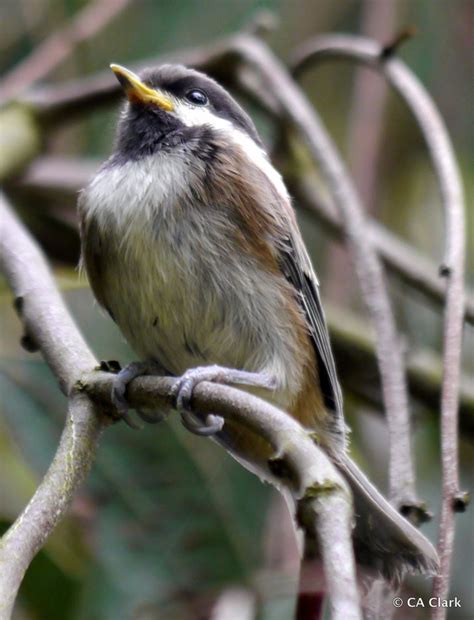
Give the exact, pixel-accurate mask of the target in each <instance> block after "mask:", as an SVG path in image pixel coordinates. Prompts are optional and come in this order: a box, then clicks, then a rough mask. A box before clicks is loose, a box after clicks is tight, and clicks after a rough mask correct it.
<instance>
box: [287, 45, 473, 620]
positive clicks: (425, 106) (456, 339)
mask: <svg viewBox="0 0 474 620" xmlns="http://www.w3.org/2000/svg"><path fill="white" fill-rule="evenodd" d="M328 57H330V58H347V59H349V60H355V61H357V62H361V63H364V64H366V65H367V66H370V67H373V68H375V69H377V70H379V71H381V72H382V73H383V74H384V76H385V77H386V78H387V80H388V81H389V82H390V84H391V85H392V86H393V87H394V88H395V90H396V91H397V92H398V93H399V94H400V95H401V97H402V98H403V99H404V101H405V102H406V104H407V105H408V107H409V108H410V110H411V112H412V113H413V115H414V117H415V119H416V121H417V123H418V125H419V127H420V129H421V131H422V133H423V136H424V138H425V141H426V145H427V147H428V150H429V153H430V155H431V161H432V164H433V167H434V171H435V174H436V178H437V180H438V183H439V187H440V192H441V198H442V203H443V208H444V215H445V227H446V236H445V252H444V258H443V262H442V264H441V267H440V273H441V275H443V276H445V277H446V278H447V299H446V308H445V318H444V336H443V350H444V365H443V368H444V372H443V385H442V395H441V461H442V470H443V500H442V506H441V523H440V529H439V539H438V550H439V555H440V560H441V569H440V572H439V574H438V576H437V577H436V578H435V580H434V588H433V594H434V596H436V597H439V598H440V599H446V598H447V596H448V591H449V577H450V571H451V559H452V554H453V546H454V532H455V521H454V510H455V508H456V507H457V506H459V507H460V508H461V507H465V500H463V494H462V493H460V490H459V472H458V400H459V386H460V367H461V351H462V324H463V305H464V261H465V217H464V197H463V188H462V183H461V178H460V174H459V169H458V166H457V164H456V159H455V155H454V152H453V149H452V146H451V142H450V140H449V136H448V133H447V131H446V128H445V126H444V123H443V120H442V118H441V116H440V115H439V113H438V111H437V109H436V107H435V105H434V104H433V102H432V100H431V98H430V97H429V95H428V93H427V92H426V91H425V89H424V88H423V86H422V85H421V83H420V82H419V80H418V79H417V78H416V77H415V76H414V75H413V73H412V72H411V71H410V70H409V69H408V68H407V67H406V66H405V64H404V63H403V62H401V61H400V60H398V59H396V58H393V57H392V55H389V56H388V57H387V54H386V53H385V54H384V50H383V49H382V48H380V46H379V45H377V44H376V43H374V42H373V41H370V40H367V39H363V38H360V37H349V36H326V37H319V38H317V39H314V40H312V41H310V42H308V43H307V44H305V45H304V46H303V47H302V48H301V49H300V50H299V51H298V52H297V53H296V54H295V60H294V63H293V66H294V73H295V74H299V73H301V71H302V70H303V69H304V68H305V67H307V66H309V65H310V64H311V63H313V62H314V61H315V60H316V59H320V58H328ZM432 617H433V619H434V620H442V619H443V618H445V617H446V608H443V607H441V606H439V607H437V608H436V609H434V610H433V614H432Z"/></svg>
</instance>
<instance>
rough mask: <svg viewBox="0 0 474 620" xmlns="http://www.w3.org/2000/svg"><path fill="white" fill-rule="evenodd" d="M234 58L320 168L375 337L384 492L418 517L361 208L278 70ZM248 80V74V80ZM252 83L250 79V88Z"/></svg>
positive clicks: (385, 319)
mask: <svg viewBox="0 0 474 620" xmlns="http://www.w3.org/2000/svg"><path fill="white" fill-rule="evenodd" d="M234 46H235V49H234V50H232V51H233V54H234V55H237V58H239V59H240V61H241V62H242V64H243V67H244V69H245V73H244V72H243V71H244V70H242V71H241V73H240V75H239V77H240V84H241V87H243V88H245V87H246V85H247V83H248V81H247V80H246V76H248V74H249V72H253V73H255V74H256V75H257V76H258V78H259V80H260V83H261V84H260V88H263V89H264V90H266V91H269V92H271V93H272V94H273V95H274V97H275V98H276V100H277V102H278V105H279V108H280V120H282V121H283V122H286V123H288V124H289V125H290V126H291V127H292V128H293V129H294V130H295V131H296V132H297V133H298V135H299V136H300V138H301V141H302V142H303V143H304V144H305V145H306V147H307V148H308V151H309V153H310V154H311V157H312V158H313V159H314V161H315V162H316V163H317V164H318V165H319V167H320V168H321V171H322V174H323V177H324V179H325V181H326V182H327V185H328V189H329V192H330V193H331V196H332V198H333V200H334V203H335V204H336V206H337V208H338V210H339V213H340V216H341V220H342V221H343V223H344V229H345V234H346V238H347V241H348V243H349V246H350V248H351V250H352V253H353V259H354V264H355V268H356V272H357V275H358V278H359V284H360V286H361V289H362V293H363V297H364V300H365V303H366V306H367V308H368V310H369V314H370V317H371V319H372V321H373V325H374V328H375V331H376V334H377V360H378V366H379V372H380V375H381V382H382V391H383V395H384V404H385V408H386V414H387V421H388V427H389V434H390V438H391V439H390V462H389V489H390V497H391V498H392V501H393V502H394V503H395V504H396V505H397V506H399V507H402V506H403V507H404V510H405V511H406V512H412V513H413V516H414V517H421V518H423V516H424V510H423V508H422V504H421V503H420V501H419V500H418V498H417V496H416V491H415V474H414V464H413V457H412V454H411V448H410V437H411V432H410V417H409V413H408V392H407V388H406V379H405V371H404V364H403V358H402V352H401V347H400V342H399V338H398V334H397V331H396V327H395V321H394V319H393V315H392V311H391V306H390V300H389V296H388V292H387V290H386V284H385V281H384V276H383V272H382V268H381V265H380V262H379V260H378V257H377V254H376V252H375V250H374V248H373V247H372V245H371V244H370V243H367V236H366V234H365V228H366V222H365V217H364V210H363V208H362V205H361V204H360V200H359V197H358V195H357V193H356V190H355V188H354V186H353V184H352V182H351V180H350V177H349V176H348V174H347V171H346V169H345V167H344V165H343V163H342V161H341V159H340V157H339V155H338V153H337V151H336V148H335V146H334V144H333V142H332V140H331V139H330V137H329V136H328V135H327V133H326V131H325V129H324V128H323V125H322V124H321V122H320V120H319V117H318V116H317V114H316V112H315V111H314V110H313V109H312V107H311V106H310V104H309V102H308V101H307V99H306V98H305V96H304V95H303V93H302V92H301V90H300V89H299V88H298V87H297V86H296V84H295V83H294V82H293V80H292V79H291V77H290V76H289V75H288V73H287V72H286V70H285V69H284V67H283V66H282V65H281V64H280V63H279V61H278V60H277V59H276V58H275V57H274V56H273V55H272V54H271V52H270V51H269V50H268V48H266V47H265V46H264V45H262V44H261V43H260V42H259V41H256V40H254V39H250V38H248V37H245V38H244V37H239V38H238V39H236V41H235V44H234ZM250 77H251V76H250ZM254 82H255V80H253V81H250V89H251V91H252V84H253V83H254Z"/></svg>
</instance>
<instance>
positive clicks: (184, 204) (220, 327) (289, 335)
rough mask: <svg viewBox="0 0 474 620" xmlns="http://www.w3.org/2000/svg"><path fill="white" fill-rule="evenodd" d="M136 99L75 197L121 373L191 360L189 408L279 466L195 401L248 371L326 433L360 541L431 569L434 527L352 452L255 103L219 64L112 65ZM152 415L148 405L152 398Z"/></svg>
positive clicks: (250, 379)
mask: <svg viewBox="0 0 474 620" xmlns="http://www.w3.org/2000/svg"><path fill="white" fill-rule="evenodd" d="M112 70H113V71H114V73H115V75H116V77H117V78H118V80H119V82H120V84H121V86H122V88H123V90H124V92H125V94H126V96H127V99H128V102H126V104H125V106H124V108H123V110H122V113H121V115H120V120H119V123H118V131H117V137H116V142H115V147H114V151H113V154H112V155H111V157H110V158H109V159H108V160H107V161H106V162H105V163H104V164H103V165H102V167H101V168H100V170H99V171H98V173H97V175H96V176H95V178H94V179H93V180H92V182H91V183H90V185H89V186H88V187H87V188H86V189H85V190H83V192H82V194H81V196H80V200H79V211H80V218H81V237H82V256H83V259H82V260H83V264H84V266H85V269H86V271H87V274H88V277H89V280H90V283H91V286H92V289H93V291H94V293H95V296H96V298H97V300H98V301H99V303H100V304H101V306H103V307H104V308H105V309H106V310H107V312H108V313H109V314H110V316H111V317H112V319H113V320H114V321H115V322H116V323H117V325H118V326H119V328H120V329H121V331H122V333H123V334H124V335H125V337H126V339H127V340H128V342H129V343H130V344H131V345H132V347H133V348H134V350H135V351H136V353H137V354H138V355H139V356H140V358H141V359H142V360H143V361H142V362H141V363H140V362H138V363H134V364H131V365H129V366H127V367H126V368H125V369H123V370H122V371H121V372H120V373H119V375H118V376H117V379H116V382H115V387H114V393H113V398H114V401H115V403H116V404H117V406H118V408H119V409H120V410H122V411H123V412H125V411H126V409H127V404H126V400H125V397H124V394H125V388H126V384H127V382H128V381H130V380H131V379H132V378H133V377H135V376H137V375H138V374H143V373H149V372H160V373H162V374H168V375H175V376H182V379H181V381H180V384H179V390H178V397H177V402H178V406H179V408H180V409H181V410H182V416H183V421H184V423H185V424H186V426H187V427H188V428H190V429H191V430H193V431H194V432H196V433H199V434H214V436H215V438H216V439H217V441H219V442H220V443H222V444H223V445H224V446H225V447H226V448H227V449H228V450H229V451H230V452H231V453H232V454H233V455H234V456H235V457H237V458H238V459H239V460H240V461H241V462H244V463H246V464H247V466H248V467H249V468H250V469H252V470H254V471H255V470H258V471H259V472H260V474H261V475H263V476H266V477H267V478H269V479H271V478H272V473H271V472H270V471H269V469H268V464H267V463H268V459H269V458H270V457H271V456H272V453H271V449H270V446H269V445H267V444H266V443H265V442H264V441H263V440H262V439H261V438H259V437H257V436H256V435H254V434H253V433H251V432H250V431H246V430H244V429H241V428H237V427H236V426H235V425H233V424H231V423H226V424H225V425H223V420H222V418H219V417H218V416H210V417H209V418H208V419H207V420H206V421H204V422H203V421H199V420H198V419H196V418H195V417H193V416H192V415H191V414H190V413H189V411H187V404H188V403H189V399H190V397H191V394H192V390H193V387H194V386H195V385H196V384H197V383H198V382H199V381H203V380H211V381H212V380H215V381H221V382H229V383H233V384H243V385H246V386H249V387H248V388H247V389H251V390H252V391H256V392H257V393H258V394H259V395H260V396H261V397H262V398H266V399H268V400H270V401H271V402H272V403H274V404H275V405H277V406H278V407H280V408H282V409H283V410H285V411H287V412H288V413H289V414H290V415H292V416H294V417H295V418H296V419H297V420H298V421H299V422H300V423H301V424H302V425H303V426H304V427H306V428H308V429H311V430H312V431H313V432H315V433H316V434H317V437H318V442H319V444H320V445H321V446H322V447H323V448H324V449H325V450H326V451H327V453H328V454H329V455H330V457H331V458H332V459H333V460H334V462H335V463H336V465H337V467H338V468H339V469H340V470H341V471H342V473H343V474H344V475H345V476H346V478H347V480H348V481H349V483H350V486H351V488H352V491H353V494H354V502H355V514H356V526H355V534H354V543H355V551H356V557H357V559H358V561H359V562H360V563H361V564H362V565H366V566H369V567H372V568H374V569H376V570H378V571H381V572H382V573H383V574H385V575H389V576H390V575H394V574H399V573H401V572H403V571H405V570H407V569H408V570H414V571H432V570H434V568H435V567H436V564H437V555H436V551H435V550H434V548H433V546H432V545H431V544H430V543H429V542H428V540H427V539H426V538H425V537H424V536H423V535H422V534H421V533H420V532H419V531H418V530H417V529H416V528H415V527H413V526H412V525H411V524H410V523H409V522H408V521H406V520H405V519H404V518H403V517H402V516H401V515H400V514H399V513H398V512H397V511H396V510H395V509H394V508H393V507H392V506H391V505H390V504H389V503H388V502H387V501H386V500H385V499H384V498H383V497H382V496H381V495H380V493H379V492H378V491H377V490H376V489H375V488H374V487H373V486H372V484H371V483H370V482H369V481H368V480H367V478H366V477H365V476H364V475H363V474H362V472H361V471H360V470H359V469H358V468H357V466H356V465H355V464H354V463H353V462H352V461H351V460H350V459H349V458H348V456H347V455H346V445H345V436H346V429H345V425H344V419H343V409H342V398H341V391H340V388H339V384H338V379H337V375H336V369H335V366H334V360H333V356H332V352H331V346H330V342H329V336H328V331H327V328H326V322H325V318H324V313H323V309H322V306H321V300H320V296H319V290H318V281H317V278H316V275H315V273H314V271H313V268H312V266H311V262H310V259H309V257H308V254H307V251H306V249H305V247H304V244H303V240H302V238H301V234H300V231H299V229H298V226H297V223H296V219H295V214H294V212H293V209H292V206H291V202H290V198H289V196H288V193H287V190H286V188H285V185H284V184H283V181H282V179H281V177H280V175H279V173H278V172H277V171H276V170H275V168H273V166H272V164H271V163H270V161H269V158H268V156H267V153H266V152H265V149H264V147H263V144H262V142H261V140H260V137H259V135H258V133H257V131H256V129H255V126H254V124H253V122H252V121H251V119H250V118H249V116H248V115H247V114H246V113H245V112H244V111H243V110H242V108H241V107H240V106H239V105H238V104H237V103H236V101H235V100H234V99H233V98H232V97H231V96H230V95H229V93H228V92H227V91H226V90H224V89H223V88H222V87H221V86H219V85H218V84H217V83H216V82H215V81H214V80H212V79H210V78H209V77H207V76H205V75H203V74H201V73H198V72H196V71H193V70H191V69H187V68H185V67H182V66H174V65H166V66H162V67H159V68H157V69H153V70H147V71H144V72H143V74H142V75H141V76H140V77H138V76H137V75H135V74H134V73H132V72H131V71H128V70H127V69H124V68H123V67H120V66H118V65H112ZM143 415H145V417H146V418H147V419H148V417H149V414H143Z"/></svg>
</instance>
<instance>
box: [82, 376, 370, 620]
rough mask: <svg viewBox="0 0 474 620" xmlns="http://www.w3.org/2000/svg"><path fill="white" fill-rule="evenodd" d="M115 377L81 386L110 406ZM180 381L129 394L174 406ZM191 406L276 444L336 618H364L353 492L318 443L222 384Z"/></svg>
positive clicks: (143, 383)
mask: <svg viewBox="0 0 474 620" xmlns="http://www.w3.org/2000/svg"><path fill="white" fill-rule="evenodd" d="M112 381H113V377H112V376H111V375H110V374H105V373H98V372H95V373H93V374H90V375H86V376H84V377H83V379H82V380H81V382H80V385H79V386H78V388H79V389H81V390H84V391H85V392H86V393H87V394H88V395H89V396H90V397H91V398H92V399H94V400H96V401H97V402H98V403H101V404H106V405H107V406H109V405H110V404H111V388H112ZM176 381H177V380H176V379H174V378H169V377H166V378H160V379H156V378H151V377H143V378H137V379H135V380H134V381H133V382H132V383H131V384H130V386H129V388H128V390H127V397H128V399H129V401H130V403H131V405H132V406H133V407H136V408H147V407H148V408H149V407H151V406H152V407H155V408H156V407H158V408H160V409H161V408H163V409H170V408H172V407H173V404H174V396H173V387H174V386H175V384H176ZM192 405H193V411H194V412H195V413H196V414H197V415H199V416H200V417H201V418H202V420H205V419H206V416H207V415H208V414H212V413H213V412H215V411H219V415H221V416H222V417H223V418H224V419H225V420H226V421H227V420H230V421H233V422H237V423H238V424H239V425H242V426H244V427H246V428H248V429H250V430H252V431H253V432H254V433H256V434H257V435H258V436H260V437H263V438H264V439H265V440H266V441H267V442H268V443H269V444H270V446H272V448H273V450H274V454H275V457H274V458H275V459H278V462H279V464H280V463H282V466H281V467H279V468H278V469H279V470H281V471H285V472H287V473H286V474H285V476H284V478H282V479H281V482H282V484H283V485H285V486H286V487H287V488H289V489H290V491H291V494H292V496H293V498H294V500H295V503H296V506H297V514H298V524H299V525H300V526H301V527H302V528H303V529H304V532H305V537H306V539H308V538H309V539H314V537H316V536H317V538H318V541H319V549H320V553H321V556H322V560H323V566H324V574H325V581H326V584H327V589H328V592H329V598H330V606H331V618H333V619H334V620H337V619H339V620H349V619H354V620H355V619H357V618H361V616H360V611H359V594H358V590H357V580H356V571H355V562H354V557H353V550H352V537H351V532H352V524H351V520H352V518H353V512H352V499H351V494H350V491H349V489H348V487H347V483H346V482H345V480H344V479H343V478H342V477H341V475H340V474H339V472H338V471H337V470H336V468H335V467H334V465H333V464H332V463H331V461H330V460H329V458H328V457H327V456H326V455H325V454H324V452H323V451H321V450H320V449H319V448H317V447H316V446H315V444H314V442H313V441H312V440H311V438H310V434H309V433H308V432H307V431H306V430H305V429H303V428H302V427H301V426H300V424H299V423H298V422H296V420H294V418H291V417H290V416H288V415H287V414H284V413H283V412H282V411H280V410H279V409H277V408H276V407H274V406H273V405H270V404H269V403H268V402H266V401H262V400H260V399H257V398H256V397H255V396H252V395H250V394H248V393H246V392H242V391H240V390H237V389H235V388H230V387H227V386H223V385H218V384H212V383H208V382H203V383H200V384H199V385H198V386H197V387H196V388H195V390H194V391H193V402H192ZM315 448H316V450H315ZM328 492H329V495H328V496H326V493H328ZM335 540H337V544H334V541H335Z"/></svg>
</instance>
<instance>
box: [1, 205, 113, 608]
mask: <svg viewBox="0 0 474 620" xmlns="http://www.w3.org/2000/svg"><path fill="white" fill-rule="evenodd" d="M0 222H1V228H0V267H1V269H2V271H3V273H4V274H5V276H6V278H7V280H8V282H9V284H10V286H11V288H12V289H13V292H14V295H15V307H16V309H17V312H18V313H19V314H20V316H21V319H22V321H23V325H24V327H25V330H26V338H27V339H28V341H29V342H31V343H32V344H33V346H34V347H35V348H40V349H41V352H42V353H43V356H44V358H45V360H46V361H47V363H48V364H49V366H50V368H51V370H52V371H53V373H54V374H55V376H56V377H57V379H58V382H59V385H60V387H61V389H62V390H63V392H64V393H65V394H67V395H69V396H70V401H69V407H68V415H67V419H66V425H65V428H64V431H63V434H62V436H61V439H60V442H59V446H58V449H57V452H56V455H55V457H54V460H53V462H52V463H51V465H50V467H49V469H48V471H47V473H46V475H45V477H44V479H43V482H42V483H41V485H40V486H39V487H38V489H37V490H36V492H35V494H34V495H33V497H32V499H31V500H30V502H29V503H28V505H27V507H26V508H25V510H24V511H23V513H22V514H21V515H20V516H19V517H18V519H17V520H16V521H15V523H14V524H13V525H12V526H11V527H10V529H9V530H8V531H7V532H6V534H5V535H4V536H3V538H2V539H1V540H0V618H1V619H2V620H5V619H7V618H10V615H11V613H12V609H13V605H14V601H15V598H16V594H17V591H18V588H19V586H20V583H21V580H22V579H23V575H24V573H25V570H26V569H27V567H28V566H29V564H30V562H31V560H32V559H33V557H34V556H35V554H36V553H37V551H38V550H39V549H40V548H41V546H42V545H43V544H44V542H45V540H46V539H47V538H48V536H49V535H50V534H51V532H52V531H53V530H54V528H55V527H56V525H57V524H58V522H59V521H60V519H61V517H62V516H63V515H64V513H65V512H66V510H67V508H68V506H69V504H70V503H71V500H72V497H73V495H74V493H75V491H76V490H77V488H78V486H79V485H80V483H81V482H82V480H83V478H84V477H85V476H86V475H87V472H88V470H89V468H90V466H91V464H92V462H93V460H94V455H95V451H96V447H97V441H98V438H99V436H100V433H101V430H102V428H104V427H105V426H106V425H107V424H108V423H110V422H109V421H108V420H107V419H106V418H104V417H101V416H100V415H99V414H98V410H97V409H96V407H95V406H94V404H93V403H92V402H91V401H90V400H89V399H87V398H85V397H84V396H83V395H81V394H78V393H76V392H75V391H74V384H75V382H76V381H77V379H78V377H80V376H81V374H82V373H84V372H86V371H90V369H91V368H93V367H94V365H95V364H96V360H95V358H94V356H93V355H92V353H91V352H90V350H89V348H88V347H87V345H86V343H85V342H84V340H83V339H82V337H81V336H80V334H79V332H78V330H77V328H76V326H75V324H74V322H73V320H72V319H71V317H70V315H69V313H68V311H67V309H66V307H65V305H64V302H63V300H62V299H61V296H60V294H59V292H58V290H57V288H56V286H55V283H54V280H53V277H52V275H51V272H50V271H49V268H48V266H47V264H46V261H45V259H44V257H43V254H42V252H41V251H40V250H39V248H38V247H37V245H36V244H35V242H34V241H33V239H32V238H31V237H30V235H29V234H28V232H27V231H26V230H25V228H24V227H23V226H22V225H21V223H20V222H19V221H18V220H17V219H16V217H15V216H14V214H13V213H12V211H11V210H10V208H9V206H8V204H7V202H6V199H5V198H4V197H3V196H2V195H1V194H0Z"/></svg>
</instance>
